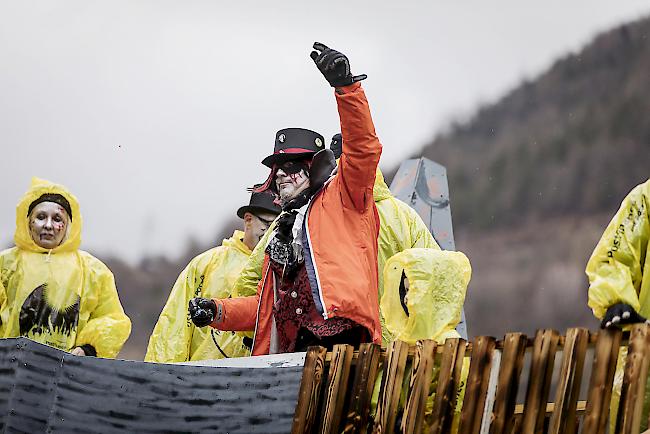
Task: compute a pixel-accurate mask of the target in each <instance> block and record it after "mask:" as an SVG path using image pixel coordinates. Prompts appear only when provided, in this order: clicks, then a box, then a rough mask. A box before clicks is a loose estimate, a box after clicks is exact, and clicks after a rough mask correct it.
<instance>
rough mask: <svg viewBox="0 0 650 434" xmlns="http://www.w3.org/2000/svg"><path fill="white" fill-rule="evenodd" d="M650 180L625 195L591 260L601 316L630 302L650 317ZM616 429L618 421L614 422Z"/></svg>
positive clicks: (617, 383) (648, 395)
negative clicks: (619, 305)
mask: <svg viewBox="0 0 650 434" xmlns="http://www.w3.org/2000/svg"><path fill="white" fill-rule="evenodd" d="M649 206H650V180H649V181H646V182H645V183H643V184H641V185H637V186H636V187H635V188H634V189H632V191H631V192H630V193H629V194H628V195H627V196H626V197H625V199H623V202H622V203H621V207H620V209H619V210H618V212H617V213H616V214H615V215H614V217H613V218H612V220H611V221H610V222H609V225H607V229H605V232H604V233H603V235H602V237H601V239H600V241H598V244H597V245H596V248H595V249H594V252H593V253H592V255H591V258H590V259H589V262H587V269H586V273H587V276H588V277H589V307H590V308H591V309H592V310H593V312H594V315H595V316H596V318H598V319H602V318H603V317H604V316H605V312H607V308H609V307H610V306H612V305H614V304H617V303H625V304H629V305H630V306H632V307H633V308H634V310H636V311H637V312H638V313H640V314H641V315H642V316H644V317H645V318H650V259H649V256H648V255H650V211H649V210H648V207H649ZM626 356H627V348H622V349H621V351H620V352H619V356H618V366H617V368H616V375H615V377H614V390H613V392H612V405H611V415H610V420H611V421H614V422H615V421H616V413H617V411H618V403H619V400H620V397H621V387H622V384H623V368H624V361H625V358H626ZM644 403H645V404H644V408H643V416H642V421H643V423H642V424H641V426H642V429H645V428H647V422H646V421H647V420H648V413H650V408H649V407H650V404H649V403H650V377H648V382H647V384H646V391H645V399H644ZM610 428H611V429H612V430H613V429H614V423H613V422H610Z"/></svg>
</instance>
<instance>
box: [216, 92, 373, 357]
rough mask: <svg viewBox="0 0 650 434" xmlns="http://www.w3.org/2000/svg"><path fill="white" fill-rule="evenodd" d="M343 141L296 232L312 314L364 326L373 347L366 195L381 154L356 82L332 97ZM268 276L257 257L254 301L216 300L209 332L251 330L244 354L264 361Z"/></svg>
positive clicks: (269, 319) (270, 290) (269, 325)
mask: <svg viewBox="0 0 650 434" xmlns="http://www.w3.org/2000/svg"><path fill="white" fill-rule="evenodd" d="M336 102H337V105H338V110H339V117H340V120H341V134H342V135H343V143H344V145H343V155H342V156H341V160H340V162H339V170H338V173H337V174H336V175H335V176H334V177H333V178H331V179H330V180H329V181H328V182H327V183H326V184H325V186H324V187H323V188H322V189H321V190H320V191H319V192H318V193H316V194H315V195H314V196H313V197H312V199H311V200H310V202H309V207H308V209H307V214H306V217H305V224H304V226H303V235H304V240H303V241H306V242H303V245H304V246H305V266H306V267H307V274H308V276H309V281H310V286H311V289H312V295H313V297H314V303H315V304H316V309H317V310H318V311H319V312H320V313H321V314H322V315H323V317H324V318H325V319H328V318H333V317H336V316H340V317H345V318H349V319H351V320H353V321H354V322H356V323H357V324H359V325H361V326H363V327H365V328H366V329H367V330H368V333H369V335H370V336H371V337H372V340H373V342H375V343H381V325H380V323H379V302H378V299H377V285H378V283H377V281H378V277H377V236H378V234H379V216H378V214H377V209H376V208H375V201H374V199H373V195H372V190H373V186H374V183H375V172H376V170H377V165H378V164H379V157H380V155H381V144H380V143H379V139H378V138H377V135H376V133H375V128H374V125H373V123H372V118H371V116H370V109H369V107H368V101H367V99H366V95H365V93H364V91H363V89H362V88H361V85H360V84H359V83H355V84H352V85H350V86H346V87H343V88H338V89H337V91H336ZM274 286H275V276H274V273H272V272H271V271H270V267H269V257H268V255H266V257H265V258H264V265H263V273H262V280H260V282H259V284H258V286H257V294H255V295H252V296H248V297H236V298H229V299H217V300H215V302H216V303H217V304H220V305H221V309H222V315H221V321H220V322H219V323H217V322H216V320H215V322H213V323H212V324H211V326H212V327H215V328H218V329H220V330H233V331H246V330H255V340H254V343H253V349H252V355H254V356H255V355H261V354H268V353H269V351H270V344H271V334H272V330H273V327H274V325H273V303H274Z"/></svg>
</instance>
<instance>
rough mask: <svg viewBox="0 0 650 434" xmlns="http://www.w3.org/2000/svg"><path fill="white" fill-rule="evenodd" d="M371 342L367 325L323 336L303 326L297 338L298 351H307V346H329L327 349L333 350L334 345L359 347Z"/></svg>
mask: <svg viewBox="0 0 650 434" xmlns="http://www.w3.org/2000/svg"><path fill="white" fill-rule="evenodd" d="M365 342H370V336H369V334H368V330H366V328H365V327H361V326H359V327H354V328H351V329H348V330H345V331H343V332H341V333H338V334H336V335H332V336H323V337H321V338H319V337H318V336H316V335H315V334H313V333H312V332H310V331H309V330H307V329H305V328H301V329H300V330H298V337H297V338H296V349H295V351H296V352H302V351H307V348H309V347H313V346H321V347H325V348H327V351H332V348H334V345H341V344H346V345H352V346H354V347H355V348H358V347H359V345H361V344H363V343H365Z"/></svg>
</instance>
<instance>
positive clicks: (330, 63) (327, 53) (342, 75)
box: [310, 42, 368, 87]
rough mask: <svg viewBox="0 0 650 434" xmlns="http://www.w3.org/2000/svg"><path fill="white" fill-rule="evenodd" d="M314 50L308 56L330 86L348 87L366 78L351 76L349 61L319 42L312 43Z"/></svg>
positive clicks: (343, 55)
mask: <svg viewBox="0 0 650 434" xmlns="http://www.w3.org/2000/svg"><path fill="white" fill-rule="evenodd" d="M314 50H315V51H312V52H311V54H310V56H311V58H312V60H313V61H314V63H315V64H316V66H317V67H318V70H319V71H320V72H321V73H322V74H323V75H324V76H325V79H326V80H327V82H328V83H329V84H330V86H332V87H343V86H349V85H351V84H352V83H355V82H357V81H361V80H365V79H366V78H368V76H367V75H366V74H361V75H356V76H353V75H352V72H350V61H349V60H348V58H347V57H346V56H345V54H343V53H341V52H338V51H336V50H332V49H331V48H328V47H327V46H326V45H323V44H321V43H320V42H314ZM319 52H320V53H319Z"/></svg>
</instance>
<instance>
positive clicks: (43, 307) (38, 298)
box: [18, 283, 80, 336]
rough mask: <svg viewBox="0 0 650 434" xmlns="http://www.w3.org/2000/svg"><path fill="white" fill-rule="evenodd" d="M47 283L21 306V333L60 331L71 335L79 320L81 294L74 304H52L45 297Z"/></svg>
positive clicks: (65, 334) (19, 320)
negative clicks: (63, 305) (62, 306)
mask: <svg viewBox="0 0 650 434" xmlns="http://www.w3.org/2000/svg"><path fill="white" fill-rule="evenodd" d="M46 289H47V284H45V283H44V284H43V285H40V286H39V287H37V288H36V289H35V290H34V291H32V293H31V294H29V296H28V297H27V299H25V302H24V303H23V306H22V307H21V308H20V317H19V319H18V322H19V324H20V335H21V336H27V335H28V334H29V333H33V334H35V335H39V334H44V333H60V334H62V335H64V336H70V335H71V334H72V332H73V331H74V330H75V329H76V328H77V322H78V321H79V300H80V299H79V296H78V295H77V300H76V302H75V303H74V304H71V305H70V306H67V307H65V308H63V309H57V308H55V307H53V306H50V305H49V304H48V303H47V300H46V299H45V290H46Z"/></svg>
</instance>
